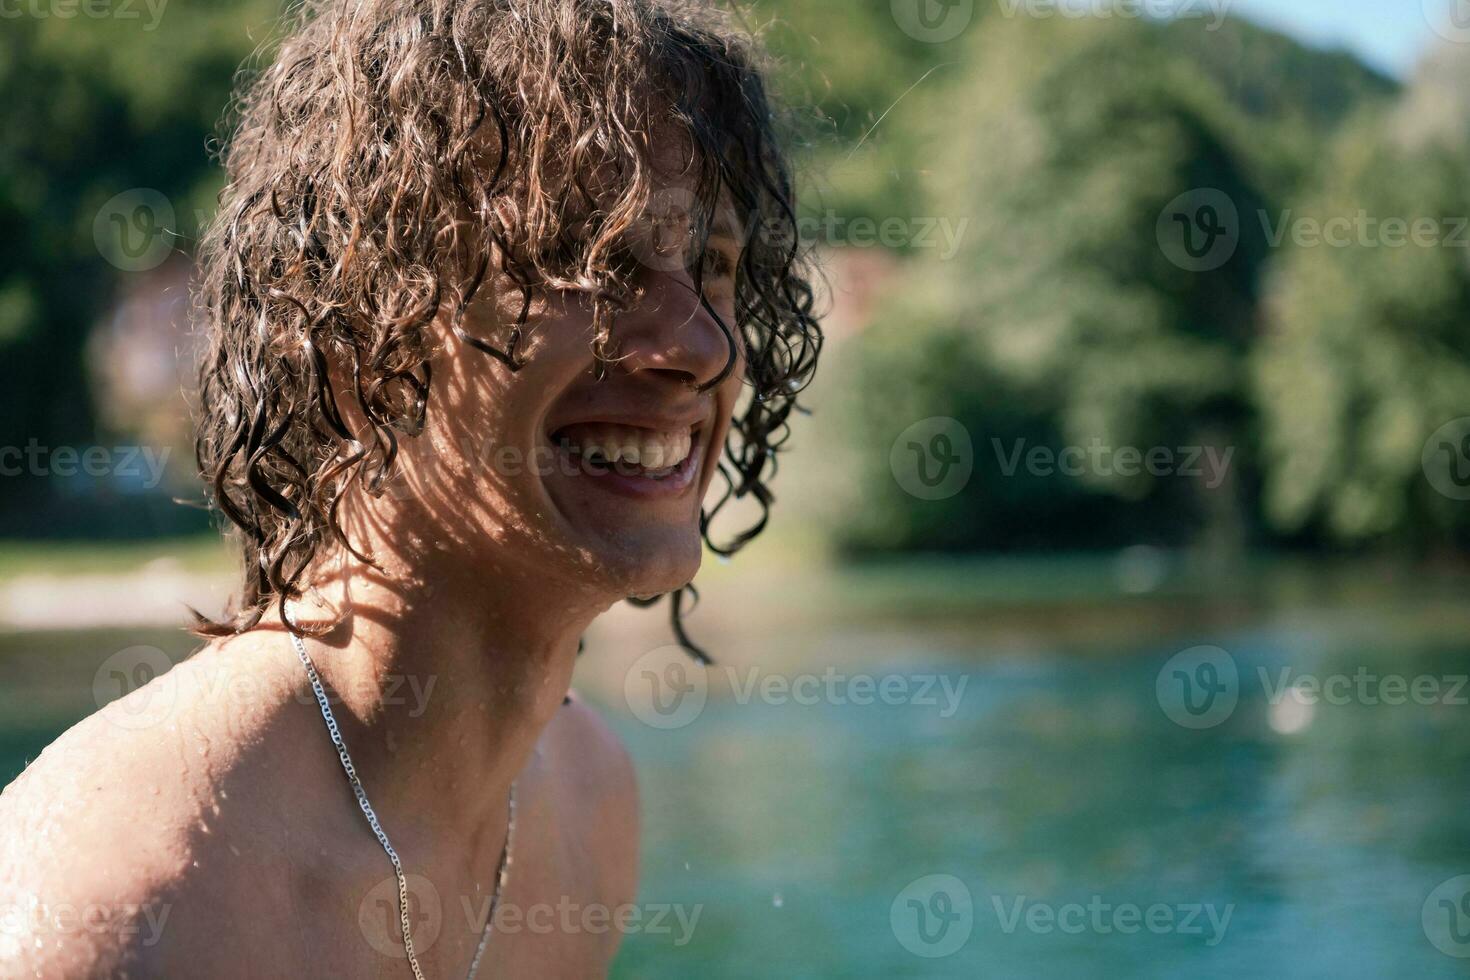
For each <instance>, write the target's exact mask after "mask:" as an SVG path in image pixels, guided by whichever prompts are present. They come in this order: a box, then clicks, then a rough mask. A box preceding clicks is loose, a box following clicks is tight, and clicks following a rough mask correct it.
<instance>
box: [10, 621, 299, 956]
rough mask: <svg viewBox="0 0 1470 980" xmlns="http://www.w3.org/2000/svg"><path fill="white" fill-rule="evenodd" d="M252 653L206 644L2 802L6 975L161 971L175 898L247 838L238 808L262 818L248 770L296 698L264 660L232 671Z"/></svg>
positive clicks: (49, 758) (72, 741)
mask: <svg viewBox="0 0 1470 980" xmlns="http://www.w3.org/2000/svg"><path fill="white" fill-rule="evenodd" d="M241 639H244V638H241ZM248 645H250V644H241V643H236V646H237V647H241V646H248ZM247 652H250V651H244V650H241V649H236V650H232V651H230V652H229V654H228V655H222V654H221V653H220V652H219V651H218V650H215V649H212V648H206V650H204V651H201V653H200V654H198V655H196V656H195V657H192V658H190V659H189V660H186V661H184V662H183V663H181V664H179V665H178V666H176V667H174V668H173V669H172V670H170V671H169V672H168V673H166V674H164V675H162V676H161V677H158V678H155V679H154V680H153V681H152V682H150V683H149V684H147V685H145V686H143V687H140V688H139V689H137V690H135V691H133V692H132V693H131V694H129V695H127V696H126V697H124V698H122V699H120V700H118V701H115V702H113V703H112V704H110V705H108V706H107V707H106V708H104V709H102V710H101V711H98V712H96V713H95V714H93V715H91V716H89V717H87V718H85V719H83V720H82V721H81V722H79V723H78V724H77V725H75V726H74V727H72V728H71V729H69V730H68V731H67V732H65V733H64V734H63V735H62V736H61V737H60V738H59V739H57V740H56V741H55V742H54V743H52V744H51V745H50V746H48V747H47V748H46V749H45V751H43V752H42V753H41V755H40V756H39V757H38V758H37V759H36V760H35V761H34V762H32V763H31V765H30V766H28V767H27V768H26V770H25V772H24V773H22V774H21V776H20V777H19V778H17V779H16V780H15V782H13V783H12V784H11V785H10V786H8V787H6V788H5V790H4V792H3V793H0V911H3V912H4V913H5V914H6V915H8V917H9V921H8V922H7V923H6V925H7V928H6V929H4V930H0V974H3V975H7V976H9V975H13V970H12V968H14V967H16V966H17V965H18V966H19V967H20V968H21V971H22V972H24V973H25V974H26V975H31V974H32V973H35V974H36V975H44V976H47V977H53V976H55V977H91V976H109V977H114V976H129V975H133V976H141V975H147V974H148V973H149V972H151V970H150V967H149V965H148V964H149V963H150V962H152V960H151V956H152V955H153V952H154V947H155V946H156V945H157V944H158V942H159V940H160V938H161V934H162V932H163V930H164V929H165V928H166V925H167V919H168V915H169V913H170V910H171V909H172V908H173V906H174V904H175V899H176V898H177V897H178V896H179V895H180V894H185V893H187V891H188V885H189V881H190V879H191V878H198V877H201V875H200V874H199V869H200V868H201V867H202V866H206V865H208V864H209V863H211V862H212V861H213V860H214V850H215V849H217V848H220V847H222V846H228V845H226V844H224V842H225V841H227V840H231V839H233V838H231V837H230V836H229V831H230V828H227V827H226V826H224V825H225V824H226V822H227V821H229V822H231V823H232V822H233V821H234V819H236V818H235V816H234V812H235V811H236V809H237V807H238V805H239V804H244V805H245V807H244V808H245V809H247V810H249V809H252V805H253V804H252V801H256V802H255V804H254V805H253V808H254V811H255V812H253V813H251V814H250V815H249V819H251V820H253V821H257V822H259V818H261V817H262V813H261V812H260V810H261V807H260V806H259V805H258V801H260V800H262V799H264V797H262V796H261V794H260V793H259V792H258V791H256V790H255V787H254V786H253V785H251V784H252V783H256V782H258V780H259V778H260V776H258V775H257V774H255V773H254V772H253V770H254V769H255V768H257V765H258V763H257V764H253V765H242V763H244V762H245V761H246V760H249V759H251V758H252V756H253V755H255V754H256V753H257V751H258V750H259V748H260V747H261V746H262V745H263V744H264V743H266V742H267V741H269V740H271V738H272V735H271V732H272V730H273V729H274V728H276V727H277V726H278V725H279V724H280V723H281V722H282V720H283V719H284V718H286V717H287V716H289V712H286V711H284V710H283V709H284V708H285V707H286V706H287V705H288V704H289V703H290V700H291V697H292V695H291V692H290V690H289V685H288V683H287V681H286V680H285V678H284V675H283V676H282V678H281V679H280V680H279V682H278V681H277V679H276V678H275V677H274V676H273V675H272V673H271V671H270V670H269V669H266V670H261V669H260V666H261V662H260V661H259V660H256V661H254V664H253V667H252V669H251V670H250V671H249V672H248V673H244V672H241V671H240V670H239V668H238V666H232V665H238V664H240V663H241V661H240V660H239V659H238V657H239V655H240V654H242V653H247ZM227 798H228V799H230V800H231V806H230V807H229V808H223V807H222V806H221V803H222V801H223V800H224V799H227ZM237 801H238V802H237ZM265 823H267V824H268V823H269V821H268V820H266V821H265Z"/></svg>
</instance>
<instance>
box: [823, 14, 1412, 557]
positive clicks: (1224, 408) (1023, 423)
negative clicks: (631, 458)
mask: <svg viewBox="0 0 1470 980" xmlns="http://www.w3.org/2000/svg"><path fill="white" fill-rule="evenodd" d="M1207 35H1208V36H1207ZM1224 36H1225V37H1226V38H1227V39H1228V40H1229V43H1226V42H1225V41H1222V40H1221V38H1220V37H1219V36H1215V34H1214V32H1209V31H1207V28H1206V26H1205V25H1204V24H1203V23H1201V22H1197V21H1196V22H1190V21H1180V22H1175V23H1171V24H1168V25H1160V24H1157V23H1153V22H1148V21H1137V20H1135V21H1119V20H1114V21H1102V20H1082V21H1075V20H1071V21H1069V20H1065V19H1035V18H1017V19H1011V20H1007V19H1001V18H993V19H990V20H987V21H986V22H985V24H984V25H983V28H982V29H981V30H980V31H979V32H977V34H976V36H975V38H974V44H973V47H972V48H971V49H969V50H968V51H967V54H966V65H967V71H966V73H965V74H964V75H963V76H962V78H961V79H960V81H959V83H958V85H959V88H958V90H957V91H955V92H952V93H950V103H951V105H953V106H954V107H955V108H954V111H953V112H952V113H951V114H950V115H948V116H946V117H945V118H943V119H941V120H936V121H935V122H936V125H937V126H938V127H941V128H942V131H943V132H944V133H946V134H948V135H947V139H946V140H945V143H946V144H947V146H946V149H945V150H944V152H943V154H942V155H941V157H940V159H939V160H938V162H937V163H936V168H937V170H936V174H935V176H934V179H933V180H932V181H930V182H929V187H930V189H931V191H932V196H931V197H930V198H929V205H928V206H929V207H930V208H932V211H930V212H929V213H931V214H935V215H939V216H941V217H943V218H947V219H948V220H950V221H951V222H954V223H960V222H968V224H967V225H966V231H965V234H964V237H963V242H962V248H961V249H960V251H959V253H958V255H957V256H955V258H954V259H953V260H952V261H949V262H943V261H939V260H937V259H936V257H935V256H933V255H930V256H925V257H923V258H922V259H916V260H915V263H916V264H918V265H921V266H922V268H920V269H916V270H915V271H914V272H913V274H912V276H911V277H908V278H906V279H904V281H903V282H902V283H901V285H900V286H899V287H898V288H897V289H896V290H895V291H894V293H893V294H892V296H891V297H890V299H889V301H888V302H887V304H886V305H885V306H884V307H883V308H882V309H881V310H880V311H879V312H878V314H877V315H876V316H875V317H874V318H873V321H872V326H871V327H870V329H869V330H868V332H867V333H866V334H865V335H864V339H863V342H862V344H860V345H854V346H853V348H852V349H850V350H848V351H846V352H845V354H846V355H847V356H846V358H845V360H846V362H847V364H846V367H845V370H846V371H848V372H851V377H850V379H848V378H844V380H843V382H842V385H841V386H842V387H843V388H845V389H847V390H848V391H850V392H851V393H852V397H851V398H849V399H848V400H847V402H846V404H845V406H844V408H843V410H842V411H841V412H840V415H841V416H842V417H844V418H845V419H848V420H850V422H851V424H850V429H851V431H850V433H849V438H851V439H853V440H854V441H855V443H856V445H857V446H858V447H859V449H858V451H857V452H856V453H855V454H854V456H855V458H857V459H858V460H861V461H864V465H865V467H866V471H867V472H866V475H865V477H864V478H863V479H862V481H861V482H862V484H863V485H864V486H868V487H872V488H874V489H873V492H872V493H871V494H870V496H869V497H868V498H867V499H866V500H865V501H863V502H862V503H860V505H859V513H858V515H857V516H856V517H855V518H853V519H846V515H845V519H844V522H843V525H842V526H841V527H840V528H839V529H837V535H838V539H839V541H840V542H841V543H842V544H844V545H845V546H847V547H848V548H851V549H855V550H872V549H878V550H887V549H900V550H902V549H923V550H936V549H940V550H952V549H956V548H960V549H965V548H992V547H1022V546H1031V545H1034V544H1037V543H1043V544H1047V545H1050V546H1060V547H1079V546H1089V545H1099V544H1122V543H1127V542H1131V541H1140V540H1141V541H1152V542H1157V543H1181V542H1182V541H1184V540H1188V539H1190V538H1193V537H1195V536H1197V535H1201V534H1215V535H1218V536H1220V537H1222V538H1225V539H1231V540H1236V541H1239V540H1241V539H1244V538H1247V537H1249V536H1251V535H1253V534H1254V533H1255V532H1256V530H1257V528H1256V525H1257V523H1258V521H1257V515H1258V513H1259V500H1258V496H1259V493H1258V485H1259V481H1260V473H1259V463H1260V460H1259V454H1258V452H1257V450H1256V444H1255V425H1254V405H1253V402H1252V390H1251V386H1250V384H1249V370H1248V364H1249V357H1250V351H1251V349H1252V346H1253V344H1254V343H1255V340H1256V333H1257V323H1258V315H1259V313H1258V310H1259V307H1258V301H1259V295H1260V291H1261V282H1262V277H1263V273H1264V269H1265V266H1266V262H1267V260H1268V258H1269V256H1270V242H1269V238H1268V235H1267V229H1266V228H1263V227H1262V225H1261V223H1260V222H1259V221H1258V220H1257V217H1258V216H1259V215H1261V214H1269V213H1271V212H1272V210H1274V209H1275V208H1276V206H1277V205H1276V202H1278V201H1280V200H1283V199H1286V198H1288V197H1289V196H1290V195H1292V194H1293V193H1295V192H1296V191H1297V189H1298V188H1299V186H1300V185H1301V183H1302V181H1303V180H1304V179H1305V178H1306V175H1308V174H1309V173H1310V172H1311V159H1310V148H1311V144H1310V143H1309V142H1304V141H1303V140H1302V139H1301V138H1300V135H1299V131H1300V130H1302V129H1303V128H1308V127H1309V128H1310V129H1311V130H1312V131H1315V132H1321V133H1326V132H1330V131H1331V129H1332V128H1333V127H1334V126H1335V125H1336V124H1337V123H1338V121H1339V120H1340V118H1341V115H1342V113H1343V111H1344V109H1343V104H1344V103H1345V102H1350V101H1353V100H1354V99H1358V100H1360V101H1361V100H1371V99H1373V98H1375V97H1377V96H1380V95H1382V94H1383V93H1385V92H1387V91H1390V90H1391V88H1392V86H1391V85H1390V84H1389V83H1387V82H1386V81H1383V80H1381V79H1379V78H1378V77H1377V76H1375V75H1373V74H1372V73H1371V72H1369V71H1368V70H1367V69H1364V68H1362V67H1361V66H1359V65H1357V64H1356V63H1354V62H1345V61H1344V60H1343V59H1342V57H1341V56H1337V55H1321V54H1319V53H1316V52H1309V51H1307V50H1306V49H1304V48H1301V47H1300V46H1299V45H1295V44H1294V43H1293V42H1290V41H1287V40H1285V39H1282V38H1279V37H1278V36H1275V35H1271V34H1269V33H1268V32H1264V31H1261V30H1259V29H1257V28H1254V27H1250V26H1248V25H1241V24H1238V23H1235V22H1228V23H1227V25H1226V27H1225V29H1224ZM1232 46H1233V47H1234V49H1235V50H1237V51H1238V52H1245V53H1246V54H1238V55H1237V57H1236V59H1235V60H1234V61H1229V60H1225V59H1222V58H1221V57H1220V56H1219V55H1218V54H1214V55H1211V56H1210V57H1204V56H1202V52H1206V51H1210V52H1216V51H1218V50H1220V49H1221V48H1225V49H1227V50H1228V49H1230V48H1231V47H1232ZM1243 62H1244V63H1251V64H1253V65H1255V66H1258V67H1259V68H1260V69H1261V71H1262V72H1264V73H1265V78H1266V80H1263V79H1262V78H1260V77H1258V76H1257V75H1255V74H1254V73H1252V74H1251V75H1250V76H1249V78H1248V82H1249V84H1245V80H1243V79H1242V78H1241V77H1240V76H1239V75H1238V74H1237V73H1236V72H1235V66H1236V65H1238V64H1239V63H1243ZM1287 66H1293V67H1295V68H1296V69H1298V70H1299V73H1298V74H1297V75H1294V76H1288V75H1286V74H1284V73H1279V72H1281V70H1283V69H1285V68H1286V67H1287ZM1304 66H1305V68H1308V69H1310V72H1308V74H1311V73H1312V72H1315V73H1316V74H1319V75H1320V74H1325V75H1329V76H1331V75H1334V74H1336V75H1341V76H1343V78H1344V79H1345V81H1344V82H1343V84H1342V85H1341V86H1340V87H1333V86H1331V85H1327V84H1326V83H1325V82H1323V81H1321V80H1320V79H1318V80H1312V81H1310V82H1308V81H1304V80H1303V78H1304V76H1303V75H1302V74H1300V70H1302V69H1303V67H1304ZM1268 67H1273V68H1274V69H1275V70H1277V71H1278V73H1277V74H1272V73H1271V71H1269V70H1267V69H1268ZM1272 79H1274V80H1275V82H1274V83H1273V82H1272V81H1270V80H1272ZM1323 91H1326V92H1328V93H1329V95H1330V97H1324V96H1323V95H1322V94H1321V93H1322V92H1323ZM1209 222H1216V223H1222V225H1223V226H1228V229H1227V230H1228V234H1226V235H1223V236H1214V235H1213V234H1212V235H1211V236H1210V237H1209V238H1208V239H1205V238H1204V235H1205V233H1206V232H1209V231H1210V227H1213V226H1210V227H1206V225H1207V223H1209ZM1183 236H1189V238H1188V239H1187V240H1186V238H1184V237H1183ZM1212 242H1213V243H1214V244H1215V245H1216V247H1214V248H1212V249H1210V250H1209V254H1204V255H1199V256H1195V255H1191V254H1190V252H1189V250H1188V249H1189V247H1190V243H1196V244H1199V245H1200V246H1201V247H1203V245H1205V244H1210V243H1212ZM934 415H951V416H953V417H955V418H956V419H958V420H959V421H960V422H961V423H962V424H964V425H965V427H966V428H967V430H968V431H969V432H970V433H971V436H972V439H973V442H974V446H975V456H976V476H975V478H974V480H972V482H971V484H970V485H969V486H968V488H967V489H966V490H965V491H964V492H962V493H960V494H959V495H957V496H955V497H953V498H950V499H947V500H942V501H926V500H918V499H915V498H912V497H909V496H908V495H906V494H904V493H903V492H902V490H900V489H899V488H898V487H897V486H896V485H895V481H894V480H893V479H891V478H888V479H884V477H885V476H886V475H887V474H886V472H885V471H886V467H887V465H888V446H889V445H890V444H891V443H892V441H893V439H894V438H895V437H897V436H898V434H899V433H900V432H901V431H902V430H903V429H904V428H905V427H906V426H908V425H909V424H910V423H912V422H914V421H917V420H918V419H922V418H925V417H927V416H934ZM1023 446H1024V447H1025V448H1026V449H1030V448H1031V447H1035V446H1041V447H1042V448H1044V449H1047V450H1049V451H1050V453H1052V454H1056V453H1059V452H1060V451H1061V450H1062V449H1063V448H1064V447H1076V449H1080V450H1082V451H1083V452H1084V453H1086V454H1087V455H1086V459H1085V460H1084V461H1083V462H1082V465H1081V467H1080V472H1076V473H1074V474H1072V475H1068V474H1065V473H1062V472H1059V471H1058V470H1057V469H1056V468H1047V469H1046V470H1045V471H1044V472H1033V471H1032V470H1030V469H1028V468H1027V467H1026V466H1025V465H1024V463H1023V465H1022V467H1021V468H1020V469H1019V470H1017V469H1014V467H1013V465H1012V464H1011V463H1010V462H1009V461H1010V460H1012V459H1014V453H1015V450H1016V449H1017V448H1020V447H1023ZM1194 447H1200V449H1201V450H1207V451H1210V452H1213V454H1214V455H1213V457H1204V458H1203V460H1202V459H1195V460H1194V464H1193V465H1191V464H1190V462H1189V461H1188V456H1189V455H1190V454H1191V453H1193V452H1194V451H1195V450H1194ZM1130 448H1131V449H1134V450H1137V452H1138V453H1139V454H1140V455H1142V454H1147V453H1148V452H1150V451H1151V450H1154V449H1155V448H1157V449H1160V450H1164V451H1168V452H1170V453H1171V454H1172V456H1171V457H1170V461H1169V462H1168V463H1167V464H1162V465H1161V468H1163V469H1165V470H1167V471H1168V472H1167V473H1165V474H1164V475H1158V474H1150V473H1149V472H1148V471H1147V468H1146V467H1141V466H1139V465H1137V464H1136V463H1128V462H1125V460H1124V458H1123V457H1122V456H1120V455H1116V454H1115V453H1117V452H1121V451H1126V450H1128V449H1130ZM1094 449H1100V450H1101V451H1102V455H1101V456H1097V455H1093V450H1094ZM1074 453H1075V449H1074ZM1227 454H1229V455H1228V456H1227ZM1211 458H1213V459H1214V460H1216V461H1219V460H1226V459H1228V465H1227V466H1226V468H1225V469H1224V470H1223V472H1222V471H1221V469H1220V467H1219V466H1215V467H1214V468H1213V469H1212V468H1211V467H1210V466H1209V465H1207V461H1208V460H1209V459H1211ZM1023 459H1024V457H1023ZM1074 459H1076V457H1075V455H1074ZM1099 460H1100V461H1099ZM1008 469H1010V470H1011V473H1009V474H1007V473H1006V470H1008ZM1193 469H1198V470H1200V472H1199V474H1198V475H1194V476H1190V475H1184V476H1181V475H1180V472H1181V471H1183V470H1193ZM1124 470H1127V472H1121V471H1124Z"/></svg>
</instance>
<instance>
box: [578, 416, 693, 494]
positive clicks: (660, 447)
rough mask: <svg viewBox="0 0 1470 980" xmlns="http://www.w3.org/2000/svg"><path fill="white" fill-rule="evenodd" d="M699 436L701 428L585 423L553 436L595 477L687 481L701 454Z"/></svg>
mask: <svg viewBox="0 0 1470 980" xmlns="http://www.w3.org/2000/svg"><path fill="white" fill-rule="evenodd" d="M698 436H699V429H698V427H688V426H686V427H684V428H682V429H647V428H643V427H641V426H636V425H619V424H614V423H609V422H584V423H578V424H576V425H569V426H566V427H565V428H563V429H559V430H557V431H556V432H555V433H553V434H552V439H553V441H554V442H555V443H556V444H557V446H558V447H560V449H561V451H562V452H564V453H566V454H567V455H568V456H569V457H570V458H572V459H573V460H575V461H577V462H578V463H580V464H581V467H582V468H583V469H584V470H585V471H586V472H587V473H588V474H590V475H593V476H606V475H616V476H622V477H628V478H634V479H640V480H654V481H668V482H676V483H687V482H688V478H689V476H690V475H692V473H693V470H694V466H693V464H694V461H695V457H696V456H697V455H698V454H697V453H696V451H695V450H696V448H697V446H698Z"/></svg>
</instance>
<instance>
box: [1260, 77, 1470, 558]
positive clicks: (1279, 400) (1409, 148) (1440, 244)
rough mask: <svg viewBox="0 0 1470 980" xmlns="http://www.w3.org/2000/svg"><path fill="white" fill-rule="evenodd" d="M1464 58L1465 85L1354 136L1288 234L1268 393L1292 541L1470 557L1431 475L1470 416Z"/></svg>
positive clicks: (1275, 476)
mask: <svg viewBox="0 0 1470 980" xmlns="http://www.w3.org/2000/svg"><path fill="white" fill-rule="evenodd" d="M1449 54H1450V59H1451V61H1458V62H1459V63H1460V68H1459V70H1458V71H1456V69H1455V66H1454V64H1453V63H1444V62H1440V63H1431V64H1430V65H1428V66H1426V68H1425V70H1424V73H1423V75H1422V76H1421V78H1420V80H1419V83H1418V85H1416V87H1415V89H1414V90H1413V91H1411V92H1410V93H1409V94H1408V97H1407V98H1406V99H1405V101H1404V103H1403V104H1402V105H1401V106H1398V107H1395V108H1394V109H1393V110H1392V111H1391V112H1387V113H1385V112H1371V113H1367V114H1365V115H1364V116H1362V117H1361V118H1359V119H1357V120H1356V121H1355V122H1354V123H1353V124H1352V125H1351V126H1349V127H1347V128H1346V129H1345V130H1344V131H1343V132H1342V134H1341V135H1340V137H1339V138H1338V139H1337V140H1336V141H1335V143H1334V145H1333V146H1332V148H1331V151H1330V152H1329V153H1328V154H1327V156H1326V159H1325V162H1324V165H1323V167H1322V171H1321V173H1322V176H1321V185H1320V187H1318V188H1317V189H1316V190H1315V191H1314V193H1313V194H1311V195H1310V197H1309V199H1308V200H1307V201H1306V202H1305V203H1304V205H1303V206H1301V207H1299V208H1296V209H1294V210H1293V211H1292V212H1290V213H1287V214H1283V215H1282V216H1281V220H1280V221H1279V223H1278V224H1279V225H1280V227H1281V228H1282V230H1283V234H1284V239H1283V242H1282V247H1283V249H1284V255H1283V258H1282V262H1281V264H1280V268H1279V269H1278V270H1277V271H1276V274H1275V275H1273V277H1272V279H1271V284H1270V288H1269V291H1268V302H1267V311H1268V316H1269V325H1270V329H1269V330H1268V331H1267V333H1266V336H1265V337H1264V338H1263V340H1262V342H1261V344H1260V346H1259V349H1258V350H1257V351H1256V356H1255V360H1254V378H1255V384H1256V389H1257V395H1258V398H1259V402H1260V405H1261V412H1262V431H1263V441H1264V445H1265V451H1266V455H1267V460H1268V463H1269V467H1268V472H1269V476H1268V479H1267V484H1266V499H1265V503H1266V511H1267V515H1268V517H1269V518H1270V519H1271V521H1272V522H1273V523H1274V524H1275V526H1276V527H1278V528H1279V529H1280V530H1281V531H1282V532H1283V533H1288V534H1307V535H1316V536H1323V537H1326V538H1328V539H1330V540H1334V541H1340V542H1351V543H1358V542H1366V541H1373V540H1378V539H1383V538H1388V539H1391V540H1394V541H1398V542H1402V543H1408V544H1412V545H1416V546H1434V545H1439V546H1448V545H1452V544H1458V545H1461V546H1463V545H1464V544H1465V543H1467V542H1470V511H1467V509H1466V507H1465V504H1464V502H1463V501H1462V500H1460V499H1457V498H1455V497H1452V496H1448V495H1446V494H1445V493H1442V492H1440V490H1439V489H1437V488H1436V486H1435V484H1434V481H1433V480H1432V479H1427V478H1426V476H1427V469H1426V463H1425V461H1424V454H1425V452H1426V449H1427V450H1428V451H1430V452H1433V451H1434V448H1435V447H1432V446H1429V447H1426V443H1427V440H1429V439H1430V437H1431V435H1432V434H1434V433H1435V432H1436V431H1437V430H1440V429H1441V427H1442V426H1444V425H1445V424H1446V423H1448V422H1451V421H1452V420H1454V419H1456V418H1461V417H1464V416H1467V415H1470V329H1467V310H1470V185H1467V183H1466V174H1467V173H1470V126H1467V123H1470V115H1467V114H1466V113H1465V112H1464V109H1465V106H1466V100H1465V97H1464V95H1463V90H1460V91H1459V92H1456V89H1457V88H1459V86H1458V84H1457V83H1458V80H1459V78H1461V77H1463V76H1464V75H1465V74H1466V68H1467V67H1470V60H1467V59H1465V58H1464V56H1463V55H1459V54H1458V53H1455V52H1450V53H1449ZM1436 90H1438V91H1436ZM1457 107H1458V108H1457ZM1466 434H1470V426H1467V427H1466ZM1446 438H1449V437H1448V436H1447V437H1446ZM1458 438H1459V437H1458V435H1456V436H1454V438H1453V439H1450V441H1451V442H1454V443H1458ZM1456 451H1458V450H1456ZM1451 492H1454V491H1453V490H1452V491H1451Z"/></svg>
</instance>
